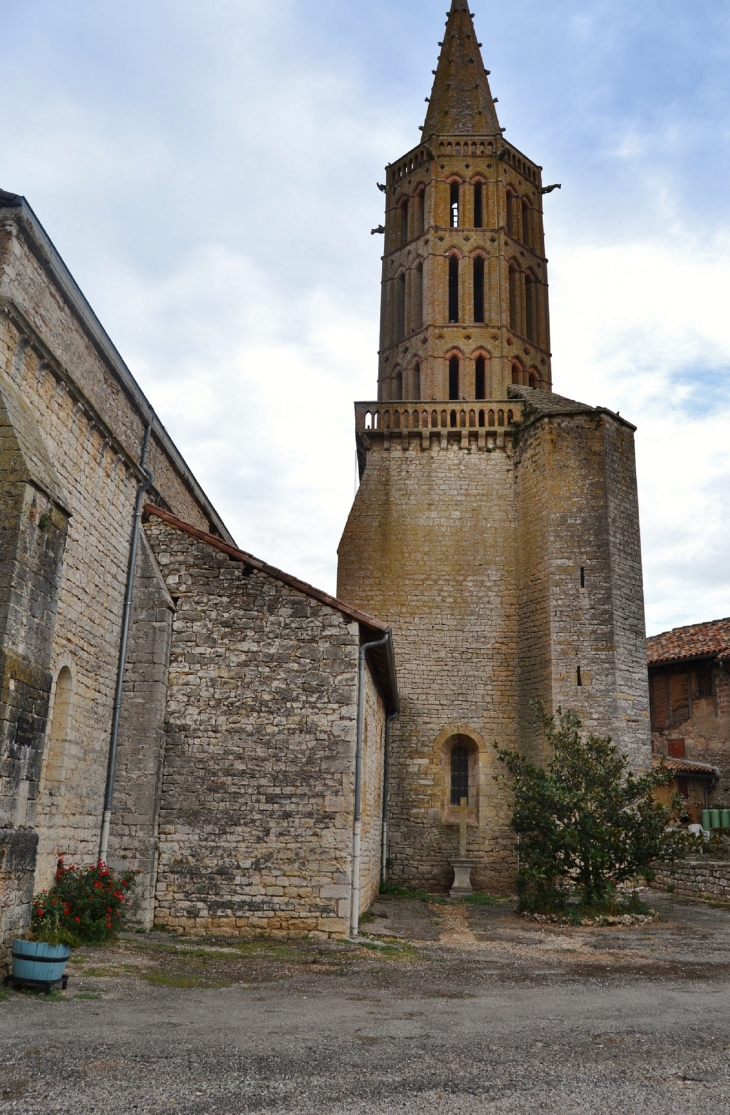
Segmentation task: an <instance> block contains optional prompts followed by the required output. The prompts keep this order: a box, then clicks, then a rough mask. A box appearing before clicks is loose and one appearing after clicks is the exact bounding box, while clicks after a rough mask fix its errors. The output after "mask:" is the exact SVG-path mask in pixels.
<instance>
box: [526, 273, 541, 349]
mask: <svg viewBox="0 0 730 1115" xmlns="http://www.w3.org/2000/svg"><path fill="white" fill-rule="evenodd" d="M537 300H538V285H537V281H536V280H535V278H534V276H533V275H530V274H527V275H526V276H525V335H526V336H527V339H528V340H529V341H534V342H535V343H537Z"/></svg>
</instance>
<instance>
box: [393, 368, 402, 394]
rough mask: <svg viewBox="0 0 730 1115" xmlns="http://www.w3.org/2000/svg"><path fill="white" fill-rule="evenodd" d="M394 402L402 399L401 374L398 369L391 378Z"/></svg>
mask: <svg viewBox="0 0 730 1115" xmlns="http://www.w3.org/2000/svg"><path fill="white" fill-rule="evenodd" d="M392 397H393V398H394V399H396V400H400V399H402V398H403V372H401V371H400V369H399V370H398V371H397V372H396V373H395V375H394V376H393V395H392Z"/></svg>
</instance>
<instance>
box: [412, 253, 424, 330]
mask: <svg viewBox="0 0 730 1115" xmlns="http://www.w3.org/2000/svg"><path fill="white" fill-rule="evenodd" d="M422 325H423V264H422V263H419V264H418V265H417V266H416V267H415V268H414V271H413V329H412V332H414V333H415V332H416V330H417V329H420V328H421V326H422Z"/></svg>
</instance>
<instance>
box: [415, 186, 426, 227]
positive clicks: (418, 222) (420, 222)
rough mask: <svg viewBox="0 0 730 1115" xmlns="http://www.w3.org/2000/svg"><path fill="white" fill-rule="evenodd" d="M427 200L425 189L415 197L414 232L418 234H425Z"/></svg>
mask: <svg viewBox="0 0 730 1115" xmlns="http://www.w3.org/2000/svg"><path fill="white" fill-rule="evenodd" d="M425 202H426V195H425V193H424V191H423V190H421V192H420V193H418V194H416V196H415V198H414V199H413V206H414V224H415V226H416V227H415V229H414V232H415V234H416V236H422V235H423V226H424V210H425Z"/></svg>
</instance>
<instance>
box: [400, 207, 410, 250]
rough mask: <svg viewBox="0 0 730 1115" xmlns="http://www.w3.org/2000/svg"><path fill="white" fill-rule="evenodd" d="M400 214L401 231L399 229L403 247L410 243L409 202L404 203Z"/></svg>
mask: <svg viewBox="0 0 730 1115" xmlns="http://www.w3.org/2000/svg"><path fill="white" fill-rule="evenodd" d="M399 213H400V218H399V219H400V229H399V233H400V245H401V247H403V245H404V244H407V243H408V202H407V201H406V202H404V203H403V205H401V207H400V210H399Z"/></svg>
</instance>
